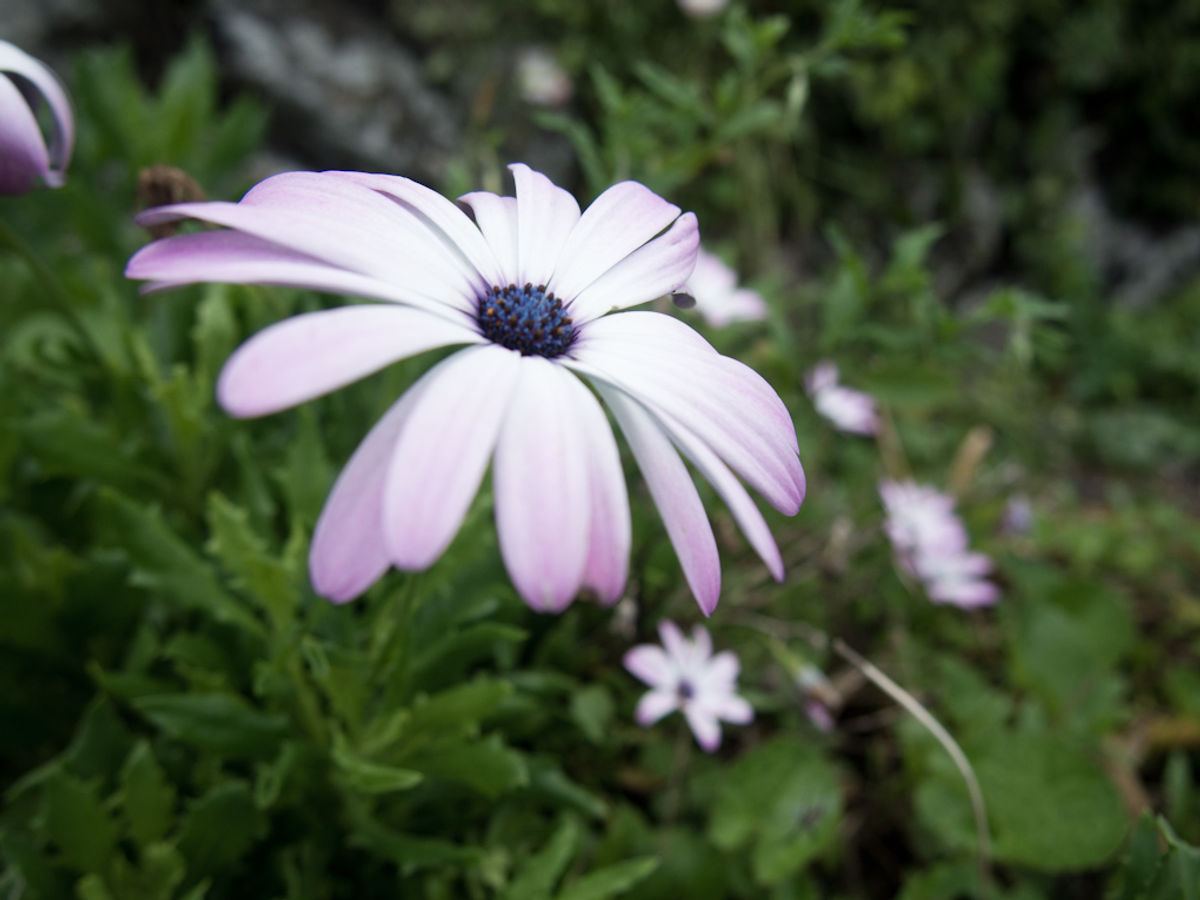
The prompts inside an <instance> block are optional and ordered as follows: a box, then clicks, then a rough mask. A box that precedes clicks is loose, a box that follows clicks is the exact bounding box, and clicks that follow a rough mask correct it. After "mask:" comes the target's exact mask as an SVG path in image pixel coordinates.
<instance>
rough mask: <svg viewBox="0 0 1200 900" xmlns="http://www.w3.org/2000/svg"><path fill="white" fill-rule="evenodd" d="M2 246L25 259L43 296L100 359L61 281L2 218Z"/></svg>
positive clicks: (100, 357) (98, 352)
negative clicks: (39, 284) (40, 286)
mask: <svg viewBox="0 0 1200 900" xmlns="http://www.w3.org/2000/svg"><path fill="white" fill-rule="evenodd" d="M4 246H7V247H8V248H9V249H11V250H12V251H13V252H14V253H16V255H17V256H19V257H21V259H23V260H24V261H25V264H26V265H27V266H29V268H30V270H31V271H32V272H33V274H34V277H35V278H37V279H38V281H40V282H41V285H42V288H43V290H44V291H45V294H44V296H45V297H46V299H47V300H48V301H49V302H50V304H51V305H52V306H53V307H54V308H55V310H56V311H57V312H58V313H59V314H60V315H61V316H62V317H63V318H64V319H66V320H67V322H68V324H70V326H71V327H72V328H73V329H74V330H75V331H76V333H77V334H78V335H79V338H80V340H82V341H83V344H84V346H86V347H87V349H88V350H89V351H90V352H91V354H92V356H94V357H95V358H96V359H97V360H101V361H102V360H103V359H104V356H103V354H102V353H101V352H100V348H99V347H97V346H96V342H95V341H94V340H93V338H92V335H91V333H90V332H89V331H88V330H87V328H86V327H85V326H84V324H83V319H82V318H80V316H79V312H78V310H76V309H75V307H73V306H72V305H71V300H70V298H69V296H68V295H67V292H66V289H65V288H63V286H62V283H61V282H60V281H59V280H58V277H57V276H56V275H55V274H54V272H53V271H52V270H51V269H50V267H49V266H47V265H46V263H45V262H43V261H42V258H41V257H40V256H38V254H37V251H36V250H34V249H33V248H32V247H31V246H29V244H27V243H26V242H25V240H24V238H22V237H21V236H20V235H19V234H17V232H15V231H13V230H12V229H11V228H9V227H8V225H7V223H5V221H4V220H3V219H0V247H4Z"/></svg>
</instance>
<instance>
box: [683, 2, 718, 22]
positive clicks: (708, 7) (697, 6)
mask: <svg viewBox="0 0 1200 900" xmlns="http://www.w3.org/2000/svg"><path fill="white" fill-rule="evenodd" d="M676 2H677V3H678V4H679V8H680V9H682V10H683V12H684V14H685V15H689V16H691V17H692V18H693V19H707V18H708V17H709V16H715V15H716V14H717V13H719V12H720V11H721V10H723V9H724V8H725V7H727V6H728V5H729V0H676Z"/></svg>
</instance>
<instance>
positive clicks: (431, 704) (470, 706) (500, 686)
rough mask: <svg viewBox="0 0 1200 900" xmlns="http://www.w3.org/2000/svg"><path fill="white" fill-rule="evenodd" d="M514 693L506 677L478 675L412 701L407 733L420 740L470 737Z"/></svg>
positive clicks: (411, 737)
mask: <svg viewBox="0 0 1200 900" xmlns="http://www.w3.org/2000/svg"><path fill="white" fill-rule="evenodd" d="M510 693H512V685H510V684H509V683H508V682H506V681H496V680H494V679H490V678H476V679H475V680H474V681H470V682H467V683H466V684H461V685H459V686H458V687H453V688H450V689H448V690H445V691H441V692H439V693H437V694H434V695H433V696H431V697H428V698H425V699H423V700H418V702H417V703H415V704H414V705H413V708H412V715H411V717H410V718H409V720H408V737H409V739H410V740H414V741H420V740H422V739H427V738H431V737H469V736H470V735H473V734H477V733H478V731H479V722H480V720H482V719H483V718H484V717H485V716H487V715H488V714H490V713H491V712H492V710H494V709H495V708H496V704H498V703H499V702H500V701H501V700H503V699H504V698H505V697H507V696H508V695H509V694H510Z"/></svg>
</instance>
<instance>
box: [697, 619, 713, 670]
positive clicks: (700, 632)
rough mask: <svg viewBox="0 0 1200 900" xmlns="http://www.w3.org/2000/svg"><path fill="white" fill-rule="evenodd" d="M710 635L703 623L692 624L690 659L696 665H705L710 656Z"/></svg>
mask: <svg viewBox="0 0 1200 900" xmlns="http://www.w3.org/2000/svg"><path fill="white" fill-rule="evenodd" d="M712 651H713V643H712V635H711V634H709V632H708V629H707V628H705V627H704V626H703V625H693V626H692V659H693V660H694V661H695V662H696V664H697V665H707V664H708V658H709V657H710V656H712Z"/></svg>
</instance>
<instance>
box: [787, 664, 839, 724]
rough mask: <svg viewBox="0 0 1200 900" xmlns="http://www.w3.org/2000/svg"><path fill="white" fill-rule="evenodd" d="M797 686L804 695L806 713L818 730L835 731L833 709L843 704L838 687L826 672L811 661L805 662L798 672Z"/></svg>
mask: <svg viewBox="0 0 1200 900" xmlns="http://www.w3.org/2000/svg"><path fill="white" fill-rule="evenodd" d="M795 677H796V687H798V688H799V689H800V693H801V695H802V696H803V703H804V714H805V715H806V716H808V720H809V721H810V722H812V724H813V725H814V726H815V727H816V728H817V730H818V731H822V732H825V733H826V734H828V733H829V732H831V731H833V728H834V721H833V712H832V711H833V710H835V709H838V708H839V707H840V706H841V705H842V698H841V696H840V695H839V694H838V691H837V688H835V687H834V686H833V683H832V682H831V681H830V680H829V679H828V678H826V677H825V673H824V672H822V671H821V670H820V669H818V668H817V667H816V666H814V665H812V664H811V663H805V664H804V665H803V666H801V667H800V671H798V672H797V673H796V676H795Z"/></svg>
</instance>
